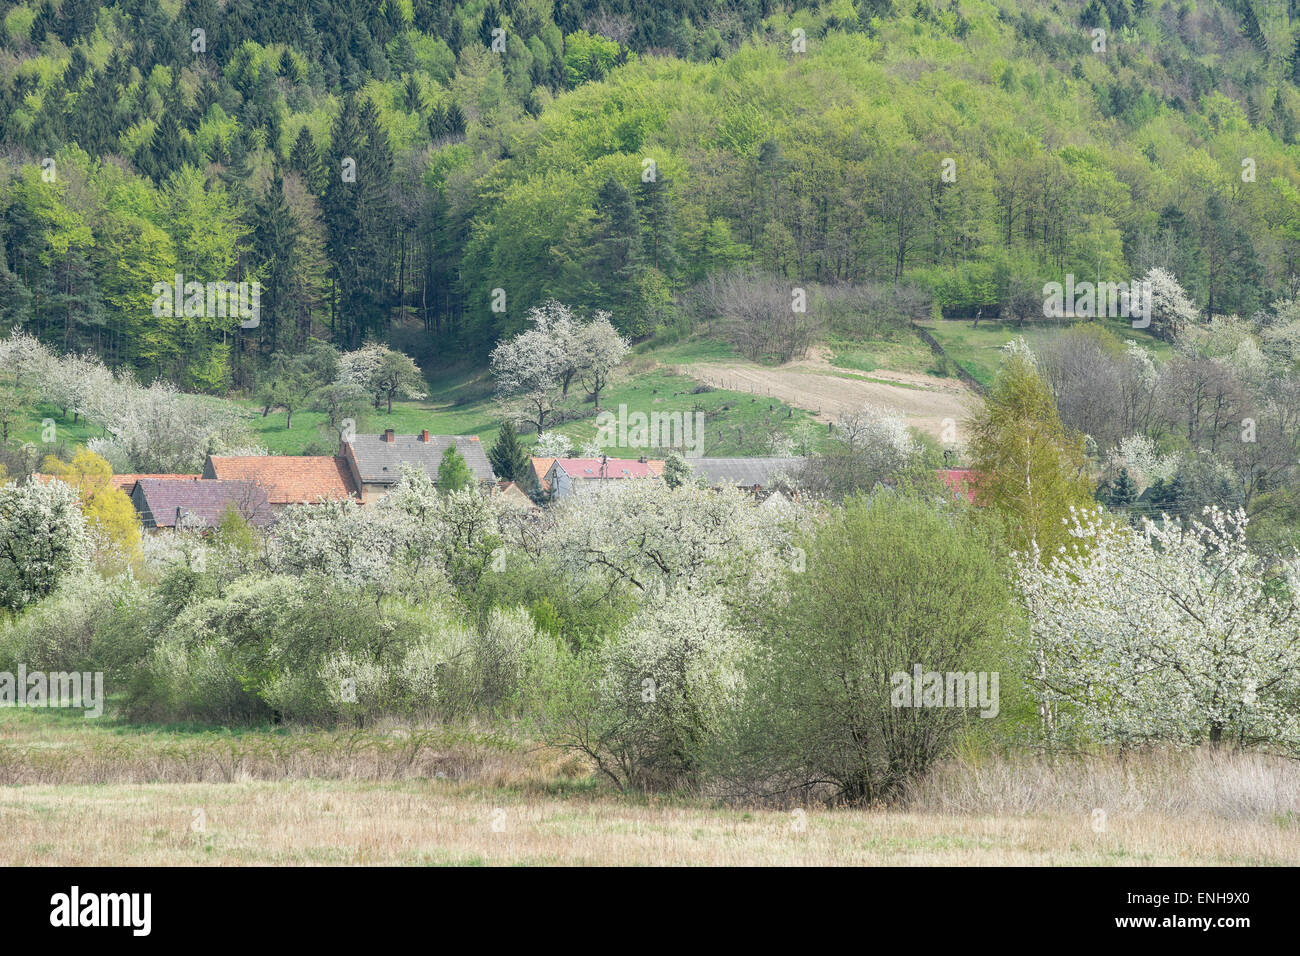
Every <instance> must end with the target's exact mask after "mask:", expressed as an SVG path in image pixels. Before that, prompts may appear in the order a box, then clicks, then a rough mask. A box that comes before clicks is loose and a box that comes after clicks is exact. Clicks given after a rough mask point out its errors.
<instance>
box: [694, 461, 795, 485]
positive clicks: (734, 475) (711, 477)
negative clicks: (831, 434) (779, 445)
mask: <svg viewBox="0 0 1300 956" xmlns="http://www.w3.org/2000/svg"><path fill="white" fill-rule="evenodd" d="M805 460H806V459H804V458H687V459H686V463H687V464H688V465H690V466H691V468H692V469H693V470H694V472H695V474H696V475H697V476H699V477H702V478H703V479H704V480H705V481H706V482H707V483H708V484H710V485H712V486H714V487H718V486H722V485H734V486H737V487H744V488H752V487H753V486H754V485H762V486H763V487H764V488H766V487H768V486H769V485H770V484H771V483H772V479H773V478H775V477H776V476H777V475H791V476H792V475H794V473H795V472H797V471H798V470H799V469H800V468H802V467H803V464H804V461H805Z"/></svg>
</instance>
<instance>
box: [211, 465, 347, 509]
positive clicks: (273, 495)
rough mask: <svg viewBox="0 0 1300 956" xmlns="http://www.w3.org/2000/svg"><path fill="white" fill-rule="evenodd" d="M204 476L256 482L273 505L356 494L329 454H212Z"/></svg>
mask: <svg viewBox="0 0 1300 956" xmlns="http://www.w3.org/2000/svg"><path fill="white" fill-rule="evenodd" d="M204 473H205V474H207V475H208V476H209V477H212V478H219V479H222V480H227V481H231V480H245V481H255V482H257V483H258V484H259V485H261V486H262V487H263V488H264V489H265V490H266V493H267V496H268V497H269V498H270V499H271V504H273V505H290V504H295V505H296V504H310V503H313V502H316V501H320V500H321V499H333V498H347V497H349V496H354V495H355V494H356V489H355V487H354V486H353V484H352V477H351V475H350V474H349V473H348V468H347V465H346V464H345V463H344V462H343V459H341V458H336V457H333V456H331V455H246V456H239V457H234V456H226V455H212V456H210V457H209V458H208V464H207V466H206V468H205V469H204Z"/></svg>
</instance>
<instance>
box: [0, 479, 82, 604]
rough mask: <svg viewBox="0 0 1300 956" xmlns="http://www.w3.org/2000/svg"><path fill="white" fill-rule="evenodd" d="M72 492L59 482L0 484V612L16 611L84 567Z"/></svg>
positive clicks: (75, 498)
mask: <svg viewBox="0 0 1300 956" xmlns="http://www.w3.org/2000/svg"><path fill="white" fill-rule="evenodd" d="M90 557H91V540H90V535H89V533H88V532H87V530H86V518H85V516H84V515H83V514H82V512H81V503H80V499H79V498H78V496H77V492H76V491H75V490H74V489H73V488H71V487H69V486H68V485H66V484H64V483H63V482H61V481H51V482H48V483H40V482H29V483H27V484H22V485H17V484H7V485H0V609H7V610H10V611H17V610H19V609H21V608H22V607H24V606H26V605H27V604H29V603H31V602H32V601H38V600H40V599H41V598H43V597H45V596H46V595H48V594H50V593H51V592H53V591H54V589H55V588H56V587H57V586H58V585H59V583H60V582H61V581H62V580H63V579H64V578H66V577H68V576H70V575H74V574H76V573H78V572H81V571H84V570H85V569H86V568H88V567H89V565H90Z"/></svg>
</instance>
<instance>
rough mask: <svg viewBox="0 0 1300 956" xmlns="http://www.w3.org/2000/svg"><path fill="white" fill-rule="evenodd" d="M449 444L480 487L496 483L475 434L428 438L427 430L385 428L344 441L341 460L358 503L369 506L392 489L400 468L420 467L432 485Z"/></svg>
mask: <svg viewBox="0 0 1300 956" xmlns="http://www.w3.org/2000/svg"><path fill="white" fill-rule="evenodd" d="M452 445H455V446H456V450H457V451H459V452H460V453H461V455H462V456H463V457H464V459H465V463H466V464H467V465H469V470H470V471H471V472H472V473H473V475H474V477H475V478H476V479H477V480H478V482H479V485H480V486H482V487H490V486H492V485H495V484H496V480H497V476H496V475H495V474H494V473H493V471H492V464H491V463H490V462H489V461H488V457H487V454H486V453H485V452H484V451H483V444H482V442H480V441H479V440H478V437H477V436H475V435H470V436H464V435H430V434H429V432H428V431H427V430H426V431H422V432H420V434H418V435H398V434H396V433H395V432H394V431H393V429H391V428H389V429H387V430H386V431H385V432H384V433H383V434H380V435H357V436H356V437H355V438H354V439H353V440H352V441H349V442H344V443H343V454H342V458H343V459H344V461H345V463H346V464H347V468H348V473H349V475H350V477H351V479H352V484H353V487H354V488H355V489H356V490H357V492H359V494H360V497H361V503H362V504H369V503H371V502H374V501H377V500H379V499H380V498H382V497H384V496H385V495H387V494H388V493H389V492H390V491H392V490H393V486H394V485H396V484H397V481H398V479H399V478H401V473H402V466H403V465H414V466H416V467H419V468H423V469H424V471H425V473H426V474H428V476H429V477H430V478H431V479H433V481H434V482H435V483H436V482H437V480H438V466H439V465H440V464H442V456H443V455H444V454H445V453H446V451H447V449H448V448H449V447H450V446H452Z"/></svg>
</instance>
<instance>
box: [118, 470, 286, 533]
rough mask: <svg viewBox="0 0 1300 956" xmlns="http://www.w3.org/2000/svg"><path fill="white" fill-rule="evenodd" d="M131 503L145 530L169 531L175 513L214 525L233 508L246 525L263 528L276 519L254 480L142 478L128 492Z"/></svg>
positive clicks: (265, 497)
mask: <svg viewBox="0 0 1300 956" xmlns="http://www.w3.org/2000/svg"><path fill="white" fill-rule="evenodd" d="M131 503H132V504H134V505H135V510H136V511H138V512H140V520H141V522H143V524H144V526H145V527H146V528H172V527H175V525H176V511H177V509H178V508H179V509H180V511H181V513H182V514H184V515H187V516H193V517H197V518H199V519H201V520H202V521H203V523H204V524H206V525H208V526H209V527H212V526H214V525H215V524H216V523H217V522H218V521H220V520H221V518H222V516H223V515H224V514H225V513H226V508H227V507H228V506H230V505H234V506H235V510H236V511H237V512H239V514H240V515H242V516H243V517H244V518H245V519H246V520H247V521H248V522H249V524H253V525H257V526H259V527H265V526H266V525H269V524H270V523H271V522H272V521H274V520H275V517H274V514H273V512H272V511H271V502H270V501H269V500H268V499H267V496H266V492H265V491H264V490H263V489H262V488H261V487H260V486H258V484H257V483H256V482H254V481H218V480H216V479H214V478H203V479H200V480H197V481H195V480H194V479H184V478H181V479H177V478H141V479H140V480H139V481H137V482H136V483H135V488H133V489H132V491H131Z"/></svg>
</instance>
